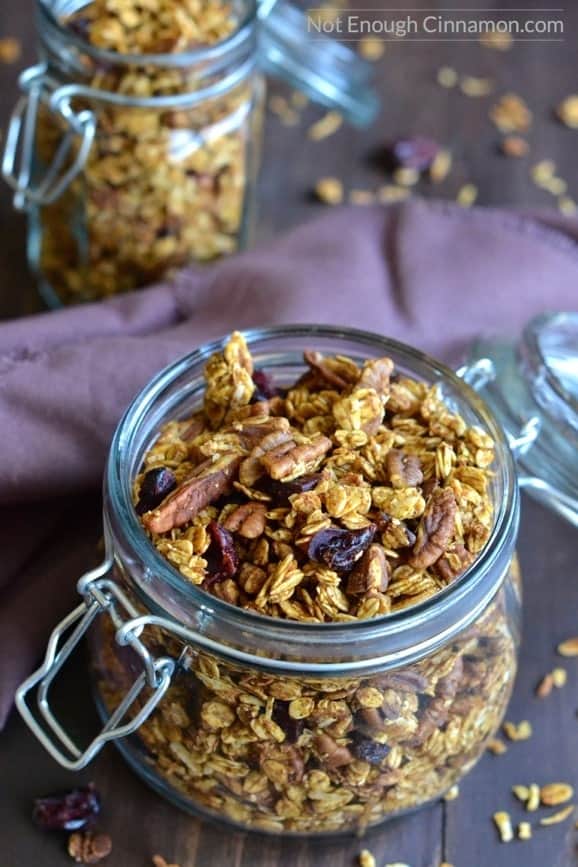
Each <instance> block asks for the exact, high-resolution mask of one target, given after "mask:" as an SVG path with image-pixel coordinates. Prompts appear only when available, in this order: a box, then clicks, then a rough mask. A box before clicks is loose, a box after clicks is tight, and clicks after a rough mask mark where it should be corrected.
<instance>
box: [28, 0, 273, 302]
mask: <svg viewBox="0 0 578 867" xmlns="http://www.w3.org/2000/svg"><path fill="white" fill-rule="evenodd" d="M62 23H63V25H64V26H66V27H68V28H70V29H71V30H72V31H73V32H74V33H75V34H76V36H77V38H78V37H79V38H80V39H82V40H83V41H84V42H86V43H88V44H89V45H90V46H92V47H93V48H99V49H104V50H106V51H107V52H109V53H111V54H115V53H116V54H118V56H119V61H118V63H116V64H115V63H113V62H108V63H107V64H106V65H104V64H99V62H98V61H97V60H96V59H95V60H92V59H91V55H90V54H89V53H88V52H87V53H86V54H83V55H82V64H83V70H84V72H82V73H80V75H82V84H84V85H87V86H89V87H90V88H91V89H92V90H93V91H97V92H102V93H103V95H106V94H112V95H113V97H119V96H120V97H122V98H125V99H126V100H127V102H128V104H126V105H122V104H115V103H114V102H112V101H108V100H106V99H102V100H101V99H99V98H98V97H96V98H94V99H91V100H90V101H88V100H86V101H84V102H82V103H80V102H79V101H78V100H77V101H76V102H75V108H78V109H80V108H89V109H91V110H92V111H93V112H94V114H95V116H96V120H97V131H96V135H95V139H94V142H93V144H92V147H91V150H90V153H89V155H88V159H87V162H86V164H85V166H84V167H83V169H82V171H81V172H80V174H79V175H78V176H77V177H76V178H75V179H74V180H73V181H72V184H71V185H70V186H69V187H68V188H67V189H66V190H65V191H64V193H63V194H62V195H61V196H60V197H59V198H58V199H57V200H56V201H55V202H54V203H53V204H49V205H46V206H43V207H42V208H41V211H40V219H41V225H42V246H41V251H40V267H41V270H42V272H43V277H44V278H45V279H46V280H47V281H48V282H49V283H50V284H51V285H52V287H53V288H54V290H55V292H56V294H57V295H58V296H59V297H60V298H61V300H62V301H64V302H67V301H75V300H85V299H87V298H100V297H103V296H108V295H112V294H115V293H117V292H122V291H126V290H129V289H133V288H136V287H140V286H142V285H144V284H146V283H150V282H153V281H155V280H158V279H159V278H160V277H161V276H163V275H164V274H167V273H171V272H172V271H173V270H174V269H175V268H177V267H180V266H182V265H183V264H185V263H186V262H188V261H190V260H191V259H193V260H202V261H204V260H209V259H213V258H215V257H218V256H221V255H223V254H227V253H230V252H233V251H234V250H235V249H236V248H237V245H238V239H239V233H240V231H241V221H242V215H243V208H244V202H245V192H246V186H247V180H248V174H249V173H250V166H249V165H248V159H249V157H248V154H249V151H248V147H247V145H248V138H249V137H250V136H251V135H255V136H256V135H257V133H258V129H259V125H260V117H261V109H262V86H261V80H260V78H258V77H256V76H254V77H249V78H248V79H246V80H245V81H244V82H242V83H240V84H239V85H236V86H235V87H234V88H233V89H231V90H230V91H228V92H227V93H225V94H223V95H222V96H219V97H215V98H212V99H210V100H209V99H207V100H203V101H201V102H199V103H198V104H197V105H194V106H192V107H187V108H182V109H180V108H176V107H175V106H170V105H169V106H167V107H162V108H151V107H148V108H142V107H136V106H133V105H130V100H131V99H134V98H141V97H145V98H148V97H163V98H164V99H165V100H169V101H170V99H171V98H173V99H175V100H176V99H177V98H178V97H179V96H181V95H183V94H187V93H194V92H195V91H198V90H199V89H201V88H203V87H205V86H206V84H207V79H206V77H205V78H203V77H202V76H203V75H205V76H206V73H201V72H199V69H198V65H197V66H195V65H191V66H189V67H187V66H186V65H183V66H170V65H163V64H160V63H159V64H151V63H150V62H149V63H146V64H145V63H144V61H143V65H141V66H139V65H138V63H131V64H129V63H126V62H125V60H124V57H125V55H126V54H127V53H129V54H131V55H132V56H136V57H138V56H139V55H143V54H148V53H151V54H167V55H177V54H179V53H183V52H186V51H188V50H190V49H191V48H196V47H201V46H214V45H216V44H218V43H220V42H223V41H224V40H226V39H227V38H228V37H229V36H230V35H231V34H232V33H233V32H234V31H235V29H236V28H237V26H238V21H237V15H236V12H235V11H234V7H233V6H232V5H231V4H229V3H228V2H227V0H199V2H192V0H187V2H185V3H182V2H177V0H160V2H158V3H155V4H142V3H138V2H136V0H126V2H123V3H114V4H111V3H109V2H107V0H92V2H91V3H89V4H87V5H86V6H83V7H82V8H81V9H80V10H78V11H77V12H75V13H73V15H72V16H70V17H69V18H67V19H65V20H64V21H63V22H62ZM192 63H193V62H192ZM253 109H254V110H253ZM221 129H222V132H221V131H220V130H221ZM207 131H209V132H207ZM62 134H63V130H62V129H61V127H60V125H59V124H58V121H57V119H56V118H55V117H54V116H53V115H52V114H50V113H49V111H48V110H44V109H43V110H42V111H41V113H40V115H39V122H38V129H37V143H36V148H37V157H38V159H39V161H40V162H42V163H49V162H50V161H51V160H52V159H53V157H54V155H55V153H56V150H57V148H58V145H59V143H60V140H61V138H62ZM80 234H82V241H81V240H79V237H80Z"/></svg>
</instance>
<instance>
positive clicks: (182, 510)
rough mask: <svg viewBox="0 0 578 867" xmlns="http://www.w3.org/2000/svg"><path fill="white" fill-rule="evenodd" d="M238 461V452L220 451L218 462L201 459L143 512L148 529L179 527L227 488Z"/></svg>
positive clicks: (152, 530)
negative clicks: (192, 469)
mask: <svg viewBox="0 0 578 867" xmlns="http://www.w3.org/2000/svg"><path fill="white" fill-rule="evenodd" d="M240 463H241V458H240V457H239V455H235V454H233V453H229V454H225V455H222V456H221V458H220V459H219V461H217V462H213V461H211V460H208V461H204V462H203V463H202V464H200V465H199V466H198V467H197V468H196V470H195V471H194V473H193V475H192V476H191V477H190V478H188V479H187V480H186V481H184V482H182V483H181V484H180V485H179V486H178V488H176V490H174V491H173V492H172V494H169V496H168V497H167V498H166V499H165V500H164V501H163V502H162V503H161V505H160V506H158V507H157V508H156V509H154V510H153V511H152V512H147V514H146V515H144V516H143V518H142V521H143V524H144V525H145V527H146V528H147V530H149V531H150V532H151V533H166V532H167V531H168V530H172V529H173V528H174V527H182V526H183V525H184V524H186V523H187V522H188V521H190V520H191V519H192V518H194V517H195V515H197V514H198V513H199V512H200V511H201V509H204V508H205V506H208V505H209V503H212V502H214V501H215V500H218V498H219V497H221V496H222V495H223V494H224V493H226V492H227V491H228V490H229V488H230V486H231V482H232V481H233V478H234V476H235V474H236V472H237V469H238V467H239V464H240Z"/></svg>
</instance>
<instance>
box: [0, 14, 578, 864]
mask: <svg viewBox="0 0 578 867" xmlns="http://www.w3.org/2000/svg"><path fill="white" fill-rule="evenodd" d="M381 5H382V6H384V7H385V6H387V4H385V3H382V4H381ZM389 5H390V6H392V7H393V6H395V5H398V6H399V4H389ZM437 5H438V4H436V3H434V2H430V0H427V2H426V0H422V3H421V4H420V6H422V7H426V6H427V7H428V8H429V7H431V8H432V10H435V9H436V8H437ZM472 5H473V4H472ZM477 5H479V4H477ZM524 5H526V6H528V5H530V4H528V3H526V4H524ZM542 5H543V4H542ZM567 5H570V4H567ZM486 6H487V8H488V10H491V8H497V7H499V6H500V4H499V3H496V4H492V3H486ZM564 18H565V20H566V26H567V37H566V41H565V42H564V43H562V44H539V43H525V44H521V45H517V46H515V48H514V49H513V50H512V51H509V52H504V53H502V52H496V51H491V50H488V49H485V48H482V47H480V46H479V45H477V44H475V43H465V44H464V43H459V44H453V45H448V44H443V43H438V44H435V45H426V46H424V45H423V44H419V43H417V44H415V43H414V44H396V45H389V46H388V48H387V52H386V55H385V57H384V58H383V59H382V60H381V61H380V62H379V65H378V66H377V68H376V74H377V80H378V85H379V89H380V91H381V93H382V96H383V111H382V114H381V116H380V118H379V120H378V121H377V123H376V124H375V125H374V127H372V129H371V130H366V131H357V130H352V129H350V128H346V127H344V128H343V129H342V130H341V131H339V132H338V133H337V134H336V135H335V136H333V137H332V138H330V139H328V140H326V141H324V142H319V143H313V142H310V141H308V139H307V137H306V136H305V135H304V134H303V129H304V126H303V125H301V126H300V127H284V126H282V125H281V124H280V123H279V121H278V120H277V119H276V118H274V117H272V116H269V117H268V120H267V130H266V147H265V164H264V168H263V172H262V176H261V181H260V201H261V220H260V227H259V235H260V237H261V238H263V239H266V238H267V237H269V236H270V235H273V234H275V233H276V232H278V231H279V230H281V229H283V228H285V227H288V226H291V225H294V224H295V223H297V222H298V221H300V220H301V219H303V218H306V217H309V216H311V215H312V214H314V213H315V212H316V211H320V210H321V209H322V206H321V205H318V204H315V203H313V202H312V201H311V198H310V196H309V195H308V193H309V191H310V189H311V188H312V186H313V185H314V183H315V181H316V179H317V178H318V177H320V176H321V175H335V176H337V177H340V178H341V179H343V181H344V184H345V186H346V188H347V189H350V188H362V189H369V188H375V187H376V186H377V185H379V184H380V183H383V182H384V177H383V175H382V174H380V172H379V171H378V170H377V169H376V168H375V167H374V165H373V163H372V161H371V159H370V158H369V157H370V155H371V153H372V152H373V151H374V150H375V149H376V148H377V147H379V146H380V145H382V144H383V142H384V140H386V139H389V138H391V137H396V136H399V135H400V134H402V133H403V134H427V135H433V136H434V137H436V138H437V139H438V140H439V141H441V142H443V143H445V144H447V145H449V146H450V147H451V148H452V150H453V152H454V158H455V165H454V170H453V172H452V174H451V177H450V178H449V179H448V180H447V182H446V183H445V184H444V185H443V186H442V187H441V188H437V189H436V190H435V192H436V194H437V195H442V196H445V197H448V198H454V197H455V194H456V192H457V190H458V189H459V187H460V186H461V184H462V183H465V182H467V181H471V182H473V183H475V184H476V185H477V186H478V187H479V190H480V197H479V202H480V203H481V204H487V205H517V206H544V205H547V204H550V202H551V198H550V197H549V196H548V195H547V194H546V193H544V192H542V191H540V190H539V189H538V188H537V187H535V186H534V184H533V183H532V182H531V180H530V178H529V167H530V165H531V164H532V162H534V161H537V160H538V159H542V158H546V157H548V158H553V159H554V160H555V161H556V162H557V164H558V166H559V172H560V174H561V175H562V176H563V177H565V178H566V179H567V180H568V181H569V183H570V189H571V190H572V188H573V191H574V194H575V195H577V196H578V171H577V165H578V164H577V161H576V141H577V140H576V135H577V134H576V133H575V132H572V131H569V130H566V129H564V128H563V127H561V126H560V125H559V124H557V123H556V122H555V121H554V120H553V118H552V108H553V106H555V105H556V103H557V102H558V101H559V100H560V99H561V98H563V97H564V96H566V95H567V94H568V93H570V92H571V91H572V89H574V90H576V78H575V73H576V36H575V34H576V31H577V28H578V7H577V6H576V5H575V4H573V5H572V8H571V9H567V10H566V12H565V13H564ZM32 28H33V24H32V20H31V15H30V9H29V4H28V3H24V4H2V5H1V6H0V33H1V34H10V35H15V36H17V37H19V38H21V39H22V40H23V41H24V43H25V47H24V52H23V58H22V64H24V63H28V62H31V61H32V59H33V56H34V49H33V38H32ZM444 64H449V65H451V66H453V67H455V68H456V69H458V70H459V71H460V72H464V73H469V74H472V75H483V76H486V75H488V76H491V77H493V78H495V80H496V82H497V84H498V90H499V91H500V92H503V91H507V90H514V91H516V92H517V93H520V94H521V95H523V96H525V97H526V99H527V100H528V102H529V104H530V105H531V107H532V109H533V111H534V114H535V123H534V125H533V128H532V130H531V132H530V134H529V141H530V143H531V147H532V155H531V159H530V160H528V159H526V160H519V161H517V160H507V159H505V158H503V157H500V156H499V155H498V153H497V141H498V137H497V134H496V132H495V130H494V128H493V127H492V126H491V125H490V124H489V122H488V120H487V112H488V107H489V104H490V103H489V100H488V98H485V99H472V98H470V99H468V98H466V97H465V96H463V95H461V94H460V93H459V92H456V91H445V90H442V89H440V88H439V87H438V85H437V84H436V83H435V74H436V70H437V69H438V67H440V66H441V65H444ZM16 73H17V68H16V67H12V66H10V67H6V66H1V65H0V128H5V125H6V119H7V116H8V112H9V109H10V107H11V105H12V103H13V102H14V99H15V80H16ZM275 89H277V88H275ZM318 116H319V111H318V110H317V109H315V108H314V107H310V108H308V109H307V110H306V112H305V115H304V120H303V123H304V124H309V123H310V122H312V121H313V120H315V119H316V118H317V117H318ZM423 193H424V195H430V194H431V193H432V191H431V189H428V188H427V187H425V188H424V190H423ZM0 225H1V226H2V229H3V231H2V246H1V249H0V273H1V274H2V288H1V289H0V314H2V315H5V316H14V315H21V314H24V313H27V312H31V311H32V310H34V309H37V307H38V302H37V301H36V298H35V295H34V291H33V285H32V281H31V279H30V277H29V276H28V275H27V272H26V266H25V261H24V220H23V218H22V217H21V216H19V215H15V214H14V213H13V211H12V209H11V204H10V196H9V194H8V192H7V190H6V189H5V188H2V189H0ZM577 538H578V537H577V535H576V531H575V530H572V529H571V528H570V527H569V526H568V525H567V524H565V523H563V522H562V521H561V520H559V519H558V518H556V517H555V516H554V515H552V514H551V513H549V512H547V511H546V510H545V509H543V508H542V507H540V506H538V505H536V504H534V503H532V502H531V501H528V500H526V501H525V502H524V506H523V520H522V530H521V536H520V544H519V551H520V558H521V564H522V569H523V573H524V578H525V585H526V609H525V631H524V645H523V649H522V657H521V668H520V674H519V677H518V680H517V685H516V691H515V695H514V698H513V701H512V704H511V707H510V710H509V712H508V717H509V718H510V719H512V720H515V721H519V720H522V719H529V720H530V721H531V722H532V724H533V726H534V735H533V737H532V738H531V739H530V740H528V741H525V742H522V743H516V744H511V745H510V748H509V750H508V752H507V754H506V755H504V756H501V757H495V756H492V755H487V756H485V757H484V758H483V759H482V760H481V762H480V763H479V765H478V766H477V767H476V769H475V770H474V771H473V773H472V774H471V775H470V776H469V777H468V778H467V779H466V780H465V781H464V783H463V785H462V786H461V794H460V797H459V798H458V799H457V800H455V801H452V802H451V803H443V804H438V805H436V806H434V807H433V808H431V809H429V810H427V811H424V812H421V813H418V814H416V815H413V816H411V817H408V818H405V819H403V820H400V821H397V822H395V823H391V824H389V825H388V826H387V827H385V829H384V830H383V831H380V832H375V833H373V834H372V835H371V836H370V837H369V838H368V839H367V840H366V841H365V842H364V845H366V846H368V847H369V848H371V849H372V850H373V852H374V853H375V855H376V857H377V863H378V865H380V867H381V865H383V863H384V862H399V861H401V862H407V864H409V865H411V867H438V865H439V863H440V862H441V861H443V860H446V861H449V862H451V863H452V864H453V865H455V867H490V865H491V867H575V865H577V864H578V848H577V846H578V835H577V832H576V831H575V830H574V825H573V822H566V823H565V824H563V825H557V826H554V827H551V828H538V829H536V831H535V834H534V838H533V840H532V841H530V842H527V843H524V842H517V841H516V842H513V843H511V844H510V845H507V846H506V845H503V844H500V843H499V842H498V839H497V836H496V833H495V831H494V829H493V827H492V823H491V815H492V813H493V812H494V811H495V810H497V809H507V810H510V811H511V813H512V816H513V818H514V819H515V821H516V822H518V821H521V820H522V819H524V818H527V817H526V816H524V814H523V810H522V808H521V805H519V804H517V802H516V801H515V799H514V798H513V796H512V795H511V793H510V787H511V786H512V785H513V784H516V783H526V784H527V783H529V782H532V781H535V782H538V783H545V782H548V781H558V780H566V781H569V782H571V783H573V784H574V786H576V788H577V789H578V762H577V756H578V720H577V719H576V709H577V705H578V701H577V700H576V690H577V687H578V663H577V662H576V661H573V660H568V664H567V669H568V684H567V686H566V687H565V688H564V689H561V690H556V691H555V692H554V693H553V694H552V695H551V696H549V697H548V698H547V699H545V700H539V699H537V698H536V697H535V696H534V687H535V685H536V683H537V681H538V680H539V679H540V677H541V676H542V675H543V674H544V673H545V672H547V671H549V670H551V669H552V668H553V667H554V666H555V665H557V664H560V660H559V659H557V658H556V655H555V647H556V645H557V643H558V642H559V641H560V640H562V639H563V638H565V637H568V636H570V635H574V634H576V633H578V621H577V618H576V612H577V611H578V581H576V557H575V555H576V542H577ZM63 686H64V689H65V690H68V693H67V694H68V696H69V697H70V696H74V700H73V701H71V700H70V698H68V700H65V702H64V703H65V704H66V705H67V706H68V708H67V709H68V713H69V715H71V716H72V717H73V718H74V719H75V720H76V721H77V725H78V728H79V731H80V732H81V733H82V734H83V735H84V736H85V737H88V735H89V734H90V732H91V731H93V730H94V727H95V726H96V725H97V723H96V718H95V715H94V712H93V711H92V710H91V708H90V699H89V697H88V690H87V685H86V675H85V667H84V666H83V664H82V663H79V664H76V665H75V666H73V667H72V669H71V671H70V672H68V673H67V676H66V678H65V682H64V684H63ZM0 770H1V777H0V864H1V865H2V867H30V865H42V867H64V865H66V864H68V863H71V862H70V861H69V859H68V858H67V856H66V854H65V853H64V849H63V845H62V841H61V839H60V838H59V837H58V836H57V837H54V836H51V835H45V834H42V833H40V832H38V831H37V830H35V829H34V828H33V826H32V825H31V822H30V818H29V814H30V803H31V800H32V798H33V797H35V796H37V795H38V794H41V793H44V792H46V791H50V790H53V789H58V788H63V787H64V788H66V787H69V786H72V785H74V784H76V783H78V781H79V779H81V780H84V781H87V780H90V779H94V780H95V782H96V784H97V786H98V787H99V789H100V790H101V792H102V794H103V798H104V803H105V810H104V815H103V823H104V824H105V826H106V829H107V830H108V831H109V832H110V833H111V835H112V837H113V840H114V853H113V855H112V856H111V857H110V858H109V859H108V861H107V862H106V863H107V864H110V867H146V865H149V864H150V863H151V862H150V858H151V855H152V854H153V853H155V852H160V853H162V854H163V855H164V856H165V857H166V858H167V860H169V861H174V862H177V863H178V864H180V865H181V867H329V865H331V867H353V865H354V863H355V856H356V854H357V853H358V852H359V851H360V849H361V848H362V845H361V844H360V842H359V841H357V840H355V839H347V840H341V841H339V842H336V843H327V842H324V843H318V844H308V843H305V842H297V843H291V842H287V841H283V842H281V841H277V840H270V839H267V838H263V837H258V836H252V835H249V836H242V835H237V834H233V833H230V834H227V833H224V832H223V830H222V829H215V828H212V827H210V826H209V825H204V824H201V823H199V822H197V821H195V820H193V819H191V818H189V817H187V816H185V815H181V814H180V813H178V812H177V811H176V810H174V809H173V808H171V807H170V806H169V805H168V804H166V803H164V802H163V801H162V800H160V798H158V797H157V796H156V795H154V794H153V793H152V792H150V791H149V790H148V789H146V788H145V787H144V785H142V784H141V783H140V782H139V781H138V780H137V779H136V778H135V777H134V776H133V775H132V774H131V773H130V771H129V770H128V769H127V767H126V766H125V765H124V764H123V762H122V761H121V760H120V758H119V756H118V754H117V753H116V752H115V751H114V750H113V749H112V748H109V749H108V750H106V751H105V753H104V754H103V755H102V756H101V757H100V758H99V759H98V761H97V762H96V763H95V764H94V766H93V767H92V768H91V769H89V770H88V771H86V772H85V773H83V774H80V775H78V776H73V775H71V774H68V773H66V772H64V771H62V770H61V769H59V767H58V766H57V765H56V764H55V763H54V762H52V761H51V760H50V759H49V758H48V757H47V755H46V754H45V753H44V752H43V750H42V749H41V748H40V747H39V746H38V745H37V744H36V742H35V741H34V739H33V738H32V737H31V736H30V735H29V734H28V733H27V731H26V730H25V728H24V726H23V724H22V723H21V722H20V721H19V720H18V719H16V718H15V717H13V718H12V720H11V722H10V724H9V726H8V728H7V730H6V732H5V733H3V735H2V736H1V738H0ZM529 818H531V819H534V816H530V817H529Z"/></svg>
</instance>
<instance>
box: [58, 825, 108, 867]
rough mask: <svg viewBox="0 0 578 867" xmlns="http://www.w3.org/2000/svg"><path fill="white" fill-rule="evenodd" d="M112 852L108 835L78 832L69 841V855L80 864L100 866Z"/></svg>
mask: <svg viewBox="0 0 578 867" xmlns="http://www.w3.org/2000/svg"><path fill="white" fill-rule="evenodd" d="M111 852H112V840H111V839H110V837H109V836H108V834H99V833H93V832H92V831H76V832H75V833H74V834H71V835H70V837H69V839H68V854H69V855H70V857H71V858H72V859H73V860H74V861H76V862H77V863H78V864H98V863H99V862H100V861H102V860H103V859H104V858H107V857H108V856H109V855H110V853H111Z"/></svg>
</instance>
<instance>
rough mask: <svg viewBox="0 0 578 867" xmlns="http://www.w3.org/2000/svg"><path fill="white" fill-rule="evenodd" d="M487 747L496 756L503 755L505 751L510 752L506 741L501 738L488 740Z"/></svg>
mask: <svg viewBox="0 0 578 867" xmlns="http://www.w3.org/2000/svg"><path fill="white" fill-rule="evenodd" d="M486 749H488V750H489V751H490V752H491V753H493V754H494V755H495V756H503V755H504V753H506V752H508V747H507V746H506V744H505V743H504V741H501V740H500V739H499V738H492V740H491V741H489V742H488V746H487V747H486Z"/></svg>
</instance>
